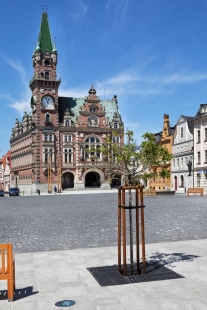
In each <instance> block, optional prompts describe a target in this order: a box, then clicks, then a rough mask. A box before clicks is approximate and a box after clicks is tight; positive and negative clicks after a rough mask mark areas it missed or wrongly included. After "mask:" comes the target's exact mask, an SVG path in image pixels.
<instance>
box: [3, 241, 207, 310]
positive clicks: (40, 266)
mask: <svg viewBox="0 0 207 310" xmlns="http://www.w3.org/2000/svg"><path fill="white" fill-rule="evenodd" d="M146 255H147V260H148V261H152V260H153V261H155V260H156V261H159V262H160V263H162V264H164V265H165V267H167V268H169V269H171V270H173V271H175V272H177V273H179V274H180V275H182V276H183V277H184V278H181V279H174V280H164V281H154V282H144V283H135V284H124V285H116V286H104V287H101V286H100V285H99V284H98V282H97V281H96V280H95V278H94V277H93V276H92V275H91V273H90V272H89V271H88V270H87V268H88V267H98V266H99V267H100V266H107V265H114V264H117V247H102V248H87V249H75V250H67V251H66V250H65V251H54V252H50V251H45V252H40V253H22V254H16V294H15V295H16V299H17V300H16V301H14V302H13V303H8V301H7V300H4V298H5V296H4V293H5V291H3V290H4V289H5V288H6V283H4V282H3V281H0V290H1V295H0V310H8V309H12V310H52V309H58V307H56V306H55V303H56V302H58V301H60V300H65V299H67V300H73V301H75V305H73V306H71V307H69V308H70V309H74V310H123V309H128V310H135V309H136V310H137V309H139V310H140V309H141V310H154V309H159V310H162V309H163V310H171V309H178V310H184V309H186V310H187V309H188V310H189V309H192V310H193V309H198V310H206V309H207V293H206V292H207V268H206V262H207V239H203V240H193V241H191V240H190V241H177V242H166V243H153V244H147V245H146ZM69 308H68V309H69Z"/></svg>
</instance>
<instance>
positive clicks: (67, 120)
mask: <svg viewBox="0 0 207 310" xmlns="http://www.w3.org/2000/svg"><path fill="white" fill-rule="evenodd" d="M65 126H66V127H69V126H71V120H69V119H66V121H65Z"/></svg>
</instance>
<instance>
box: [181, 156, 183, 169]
mask: <svg viewBox="0 0 207 310" xmlns="http://www.w3.org/2000/svg"><path fill="white" fill-rule="evenodd" d="M181 167H183V158H181Z"/></svg>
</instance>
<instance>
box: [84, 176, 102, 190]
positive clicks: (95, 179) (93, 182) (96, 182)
mask: <svg viewBox="0 0 207 310" xmlns="http://www.w3.org/2000/svg"><path fill="white" fill-rule="evenodd" d="M85 186H86V187H100V175H99V174H98V173H97V172H88V173H87V174H86V177H85Z"/></svg>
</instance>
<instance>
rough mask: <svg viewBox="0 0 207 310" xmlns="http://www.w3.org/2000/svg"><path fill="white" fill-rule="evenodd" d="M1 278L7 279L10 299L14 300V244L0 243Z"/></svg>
mask: <svg viewBox="0 0 207 310" xmlns="http://www.w3.org/2000/svg"><path fill="white" fill-rule="evenodd" d="M0 280H7V289H8V301H13V299H14V292H15V260H14V254H12V244H11V243H8V244H0Z"/></svg>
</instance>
